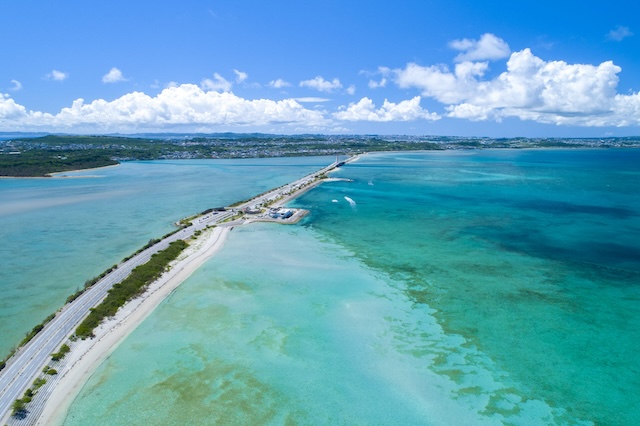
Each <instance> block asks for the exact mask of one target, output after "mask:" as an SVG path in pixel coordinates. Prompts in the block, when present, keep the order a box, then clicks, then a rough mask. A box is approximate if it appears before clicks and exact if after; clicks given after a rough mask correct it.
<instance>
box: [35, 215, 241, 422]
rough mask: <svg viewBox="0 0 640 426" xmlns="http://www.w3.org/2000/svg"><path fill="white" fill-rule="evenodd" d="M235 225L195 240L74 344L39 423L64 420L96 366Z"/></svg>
mask: <svg viewBox="0 0 640 426" xmlns="http://www.w3.org/2000/svg"><path fill="white" fill-rule="evenodd" d="M231 229H233V227H229V226H218V227H215V228H213V229H210V230H208V231H206V233H205V234H204V235H201V236H200V238H198V239H196V240H193V241H192V242H191V246H190V247H189V248H187V249H186V250H185V252H184V253H183V254H182V255H181V256H180V257H179V258H178V260H177V261H176V262H175V263H173V264H172V266H171V269H170V270H169V272H167V273H165V274H164V275H163V276H162V277H161V278H160V279H159V280H157V281H156V282H154V283H153V284H152V285H151V286H149V288H148V289H147V291H146V292H145V293H144V294H143V295H142V296H140V297H138V298H136V299H134V300H132V301H131V302H129V303H128V304H127V305H125V306H123V307H122V308H121V309H120V310H119V311H118V313H117V314H116V315H115V317H113V318H111V319H109V320H107V321H105V322H104V323H103V324H101V325H100V327H98V328H97V329H96V331H95V335H96V337H94V338H93V339H88V340H81V341H78V342H76V344H74V345H73V348H72V351H71V352H70V353H69V354H68V357H69V359H68V360H67V361H66V363H65V365H64V367H63V369H61V371H59V372H58V374H59V377H58V380H57V383H55V384H54V387H53V389H51V390H50V396H49V398H48V399H47V401H46V403H45V405H44V409H43V411H42V413H41V414H40V416H39V417H38V419H37V421H36V423H35V424H37V425H52V424H61V423H62V422H63V421H64V419H65V417H66V415H67V411H68V408H69V406H70V405H71V403H72V402H73V400H74V399H75V398H76V397H77V395H78V394H79V393H80V391H81V390H82V388H83V387H84V385H85V383H86V382H87V380H88V379H89V378H90V377H91V375H92V374H93V373H94V371H95V370H96V368H98V366H100V364H102V362H103V361H104V360H105V359H107V358H108V357H109V356H110V355H111V353H112V352H113V351H114V350H115V349H116V348H117V347H118V346H119V344H120V343H122V342H123V341H124V339H126V338H127V336H129V334H131V333H132V332H133V330H135V329H136V328H137V326H138V325H139V324H140V323H141V322H142V321H144V320H145V319H146V318H147V317H148V316H149V315H150V314H151V313H152V312H153V311H154V310H155V309H156V308H157V307H158V306H159V305H160V303H162V301H164V300H165V299H166V298H167V297H168V296H169V295H170V294H171V293H172V292H173V291H175V290H176V288H178V286H179V285H180V284H181V283H182V282H183V281H184V280H186V279H187V278H188V277H189V276H190V275H191V274H193V272H195V271H196V270H197V269H198V268H199V267H200V266H201V265H202V264H203V263H204V262H205V261H206V260H208V259H209V258H210V257H212V256H213V255H215V254H216V253H217V252H218V251H219V250H220V249H221V248H222V247H223V246H224V243H225V241H226V238H227V236H228V234H229V232H230V231H231Z"/></svg>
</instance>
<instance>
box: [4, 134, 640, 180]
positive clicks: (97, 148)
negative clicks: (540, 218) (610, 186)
mask: <svg viewBox="0 0 640 426" xmlns="http://www.w3.org/2000/svg"><path fill="white" fill-rule="evenodd" d="M631 147H633V148H638V147H640V137H615V138H485V137H477V138H472V137H451V136H403V135H385V136H379V135H293V136H292V135H268V134H260V133H255V134H236V133H216V134H185V135H181V134H174V133H171V134H169V133H168V134H139V135H127V136H121V135H100V136H86V135H82V136H80V135H49V134H19V133H18V134H16V133H14V134H8V133H4V134H3V133H0V176H47V175H48V174H49V173H54V172H64V171H70V170H78V169H87V168H93V167H102V166H108V165H113V164H118V163H120V162H123V161H131V160H163V159H170V160H175V159H203V158H258V157H292V156H312V155H314V156H315V155H353V154H360V153H364V152H375V151H418V150H444V149H487V148H510V149H524V148H631Z"/></svg>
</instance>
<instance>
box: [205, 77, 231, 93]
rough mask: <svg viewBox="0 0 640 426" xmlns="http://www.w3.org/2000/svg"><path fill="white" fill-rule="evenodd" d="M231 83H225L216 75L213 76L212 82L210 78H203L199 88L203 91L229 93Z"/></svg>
mask: <svg viewBox="0 0 640 426" xmlns="http://www.w3.org/2000/svg"><path fill="white" fill-rule="evenodd" d="M231 86H232V84H231V82H230V81H227V80H226V79H225V78H224V77H222V76H221V75H220V74H218V73H214V74H213V80H212V79H210V78H205V79H203V80H202V81H201V82H200V87H202V88H203V89H205V90H216V91H221V92H229V91H231Z"/></svg>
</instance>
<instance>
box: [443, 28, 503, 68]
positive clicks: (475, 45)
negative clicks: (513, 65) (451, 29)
mask: <svg viewBox="0 0 640 426" xmlns="http://www.w3.org/2000/svg"><path fill="white" fill-rule="evenodd" d="M449 47H450V48H452V49H455V50H458V51H460V52H461V53H460V54H458V56H456V58H455V61H456V62H465V61H485V60H490V61H495V60H497V59H503V58H506V57H508V56H509V53H511V50H510V49H509V45H508V44H507V43H506V42H505V41H504V40H503V39H501V38H500V37H496V36H495V35H493V34H490V33H486V34H483V35H482V36H480V40H471V39H468V38H464V39H462V40H453V41H451V42H450V43H449Z"/></svg>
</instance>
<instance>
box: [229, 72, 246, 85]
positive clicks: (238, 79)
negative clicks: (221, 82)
mask: <svg viewBox="0 0 640 426" xmlns="http://www.w3.org/2000/svg"><path fill="white" fill-rule="evenodd" d="M233 73H234V74H235V75H236V83H242V82H244V81H245V80H246V79H247V78H249V74H247V73H246V72H242V71H238V70H233Z"/></svg>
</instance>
